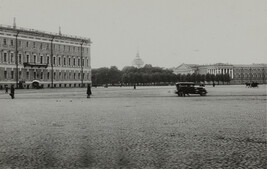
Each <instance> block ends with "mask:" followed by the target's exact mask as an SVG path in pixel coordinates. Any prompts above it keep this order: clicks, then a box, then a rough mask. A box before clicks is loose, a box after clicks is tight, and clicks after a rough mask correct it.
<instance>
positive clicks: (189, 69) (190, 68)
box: [173, 63, 198, 75]
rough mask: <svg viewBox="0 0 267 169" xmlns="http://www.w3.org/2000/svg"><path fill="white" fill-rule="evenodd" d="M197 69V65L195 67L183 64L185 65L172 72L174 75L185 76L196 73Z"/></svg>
mask: <svg viewBox="0 0 267 169" xmlns="http://www.w3.org/2000/svg"><path fill="white" fill-rule="evenodd" d="M197 69H198V65H196V64H185V63H183V64H181V65H180V66H178V67H176V68H174V69H173V72H174V73H175V74H182V75H186V74H193V73H197Z"/></svg>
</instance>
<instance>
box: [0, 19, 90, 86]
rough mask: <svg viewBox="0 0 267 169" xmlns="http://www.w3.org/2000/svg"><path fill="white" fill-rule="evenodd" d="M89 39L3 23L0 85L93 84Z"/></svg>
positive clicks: (0, 31) (0, 50)
mask: <svg viewBox="0 0 267 169" xmlns="http://www.w3.org/2000/svg"><path fill="white" fill-rule="evenodd" d="M90 44H91V41H90V39H89V38H82V37H76V36H70V35H63V34H61V32H59V33H58V34H56V33H48V32H44V31H38V30H33V29H26V28H20V27H17V26H16V25H15V24H14V25H13V26H4V25H0V88H3V87H4V86H5V85H11V84H14V85H15V86H16V87H20V88H21V87H23V88H31V87H33V85H32V84H33V82H35V84H36V83H37V84H38V85H39V86H42V87H79V86H84V84H86V83H91V59H90V58H91V56H90Z"/></svg>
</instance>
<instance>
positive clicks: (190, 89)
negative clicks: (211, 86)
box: [175, 82, 208, 96]
mask: <svg viewBox="0 0 267 169" xmlns="http://www.w3.org/2000/svg"><path fill="white" fill-rule="evenodd" d="M175 93H176V94H177V95H178V96H185V95H186V94H187V95H189V94H199V95H200V96H206V95H207V93H208V92H207V90H206V89H205V87H204V86H195V83H193V82H178V83H176V90H175Z"/></svg>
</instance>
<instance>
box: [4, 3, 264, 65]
mask: <svg viewBox="0 0 267 169" xmlns="http://www.w3.org/2000/svg"><path fill="white" fill-rule="evenodd" d="M14 17H16V23H17V26H20V27H26V28H32V29H38V30H44V31H50V32H55V33H58V29H59V26H61V32H62V33H63V34H70V35H78V36H83V37H88V38H91V40H92V42H93V43H92V46H91V57H92V63H91V65H92V67H93V68H99V67H110V66H113V65H115V66H117V67H118V68H119V69H121V68H123V67H124V66H129V65H131V62H132V60H133V59H134V58H135V56H136V53H137V51H138V50H139V53H140V57H141V58H142V59H143V61H144V62H145V63H146V64H152V65H153V66H160V67H166V68H170V67H176V66H179V65H180V64H182V63H194V64H213V63H218V62H222V63H232V64H250V63H267V0H0V24H4V25H12V24H13V18H14Z"/></svg>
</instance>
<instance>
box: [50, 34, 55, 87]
mask: <svg viewBox="0 0 267 169" xmlns="http://www.w3.org/2000/svg"><path fill="white" fill-rule="evenodd" d="M54 38H55V37H52V39H51V56H50V61H51V88H53V87H54V69H53V64H54V60H53V40H54Z"/></svg>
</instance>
